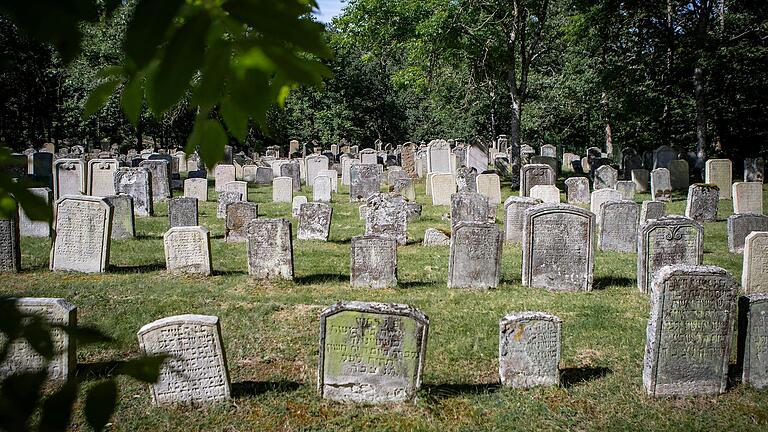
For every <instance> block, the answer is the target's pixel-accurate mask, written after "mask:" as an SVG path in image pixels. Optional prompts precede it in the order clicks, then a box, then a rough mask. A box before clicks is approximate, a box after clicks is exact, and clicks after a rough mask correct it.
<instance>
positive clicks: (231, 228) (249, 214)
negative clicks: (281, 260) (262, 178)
mask: <svg viewBox="0 0 768 432" xmlns="http://www.w3.org/2000/svg"><path fill="white" fill-rule="evenodd" d="M257 217H259V205H258V204H256V203H253V202H245V201H240V202H236V203H232V204H229V205H228V206H227V217H226V219H225V223H224V226H225V231H224V239H225V241H226V242H227V243H238V242H244V241H246V240H247V235H246V232H247V229H248V223H249V222H250V221H252V220H253V219H256V218H257Z"/></svg>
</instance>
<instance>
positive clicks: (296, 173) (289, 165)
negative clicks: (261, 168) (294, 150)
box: [264, 160, 322, 192]
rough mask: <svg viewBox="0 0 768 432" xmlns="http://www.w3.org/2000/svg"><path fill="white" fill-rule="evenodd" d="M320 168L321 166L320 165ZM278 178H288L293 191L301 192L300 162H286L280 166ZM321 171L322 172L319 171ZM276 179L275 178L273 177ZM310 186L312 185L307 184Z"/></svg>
mask: <svg viewBox="0 0 768 432" xmlns="http://www.w3.org/2000/svg"><path fill="white" fill-rule="evenodd" d="M321 167H322V165H321ZM279 169H280V175H279V176H280V177H290V178H291V179H292V180H293V183H292V185H293V191H294V192H299V191H300V190H301V162H299V161H295V160H294V161H288V162H285V163H283V164H280V168H279ZM321 171H322V170H321ZM264 177H265V178H266V173H264ZM273 177H277V176H273ZM308 184H309V185H310V186H311V185H312V183H308Z"/></svg>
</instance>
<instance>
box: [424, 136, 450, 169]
mask: <svg viewBox="0 0 768 432" xmlns="http://www.w3.org/2000/svg"><path fill="white" fill-rule="evenodd" d="M427 172H428V173H431V172H436V173H450V172H452V170H451V146H450V144H448V141H445V140H433V141H431V142H430V143H429V144H428V146H427Z"/></svg>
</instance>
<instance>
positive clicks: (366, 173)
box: [349, 164, 382, 202]
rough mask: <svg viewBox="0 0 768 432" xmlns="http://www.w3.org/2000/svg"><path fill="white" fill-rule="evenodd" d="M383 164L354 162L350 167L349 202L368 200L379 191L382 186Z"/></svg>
mask: <svg viewBox="0 0 768 432" xmlns="http://www.w3.org/2000/svg"><path fill="white" fill-rule="evenodd" d="M381 175H382V169H381V165H377V164H354V165H351V166H350V168H349V177H350V180H349V182H350V184H349V202H360V201H366V200H368V198H369V197H370V196H371V195H373V194H375V193H378V192H379V188H380V187H381Z"/></svg>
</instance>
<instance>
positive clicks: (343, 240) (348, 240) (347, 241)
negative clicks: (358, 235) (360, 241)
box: [328, 238, 352, 245]
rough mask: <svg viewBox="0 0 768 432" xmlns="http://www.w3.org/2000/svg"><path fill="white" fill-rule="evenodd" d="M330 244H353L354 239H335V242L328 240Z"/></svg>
mask: <svg viewBox="0 0 768 432" xmlns="http://www.w3.org/2000/svg"><path fill="white" fill-rule="evenodd" d="M328 243H334V244H340V245H342V244H350V243H352V238H344V239H334V240H330V239H329V240H328Z"/></svg>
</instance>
